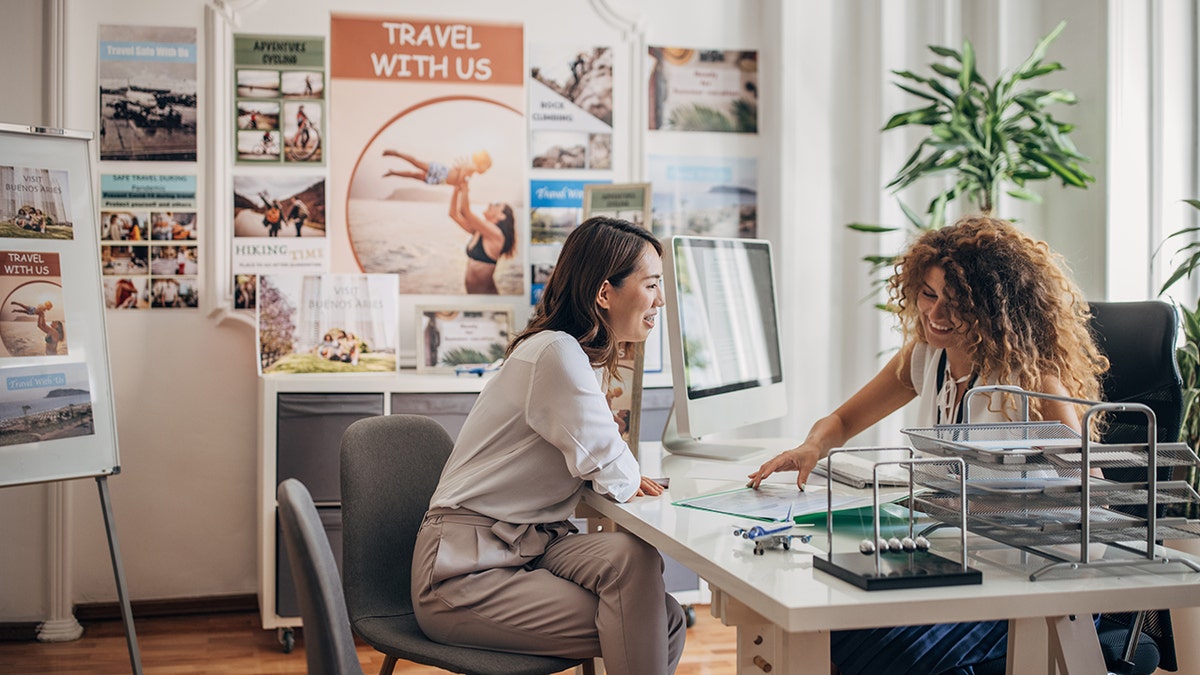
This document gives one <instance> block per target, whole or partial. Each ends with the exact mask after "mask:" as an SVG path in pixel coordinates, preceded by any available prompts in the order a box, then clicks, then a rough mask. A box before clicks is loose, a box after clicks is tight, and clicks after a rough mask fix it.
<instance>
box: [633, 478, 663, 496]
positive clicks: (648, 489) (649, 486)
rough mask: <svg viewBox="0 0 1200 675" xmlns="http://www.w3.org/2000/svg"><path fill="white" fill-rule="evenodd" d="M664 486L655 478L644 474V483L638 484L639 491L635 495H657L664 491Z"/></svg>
mask: <svg viewBox="0 0 1200 675" xmlns="http://www.w3.org/2000/svg"><path fill="white" fill-rule="evenodd" d="M665 489H666V488H664V487H663V486H662V485H660V484H659V483H657V482H655V480H654V479H653V478H646V477H645V476H642V484H641V485H640V486H638V491H637V493H636V494H634V496H635V497H657V496H659V495H661V494H662V493H663V491H664V490H665Z"/></svg>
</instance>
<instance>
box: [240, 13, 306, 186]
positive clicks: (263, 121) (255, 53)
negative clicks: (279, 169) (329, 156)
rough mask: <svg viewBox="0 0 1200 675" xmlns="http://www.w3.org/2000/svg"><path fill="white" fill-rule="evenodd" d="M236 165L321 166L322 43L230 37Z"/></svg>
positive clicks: (297, 38)
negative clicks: (296, 164) (279, 164)
mask: <svg viewBox="0 0 1200 675" xmlns="http://www.w3.org/2000/svg"><path fill="white" fill-rule="evenodd" d="M233 61H234V64H233V68H234V97H233V100H234V117H235V119H236V121H237V124H236V125H235V126H236V129H235V130H234V139H233V143H234V157H235V158H236V160H237V162H238V163H239V164H264V163H266V164H271V163H276V164H277V163H279V162H300V163H308V164H323V163H324V162H325V147H324V146H325V144H324V143H323V138H324V134H323V133H322V131H323V129H324V128H325V114H324V113H325V39H324V38H322V37H315V36H293V37H289V36H284V35H234V36H233Z"/></svg>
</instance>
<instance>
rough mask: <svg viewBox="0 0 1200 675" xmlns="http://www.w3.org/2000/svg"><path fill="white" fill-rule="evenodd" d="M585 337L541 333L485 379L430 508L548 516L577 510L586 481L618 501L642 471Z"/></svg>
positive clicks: (504, 517)
mask: <svg viewBox="0 0 1200 675" xmlns="http://www.w3.org/2000/svg"><path fill="white" fill-rule="evenodd" d="M600 381H601V373H600V371H598V370H596V369H593V368H592V366H591V364H590V363H589V362H588V357H587V354H585V353H584V351H583V348H582V347H580V346H579V342H578V341H577V340H576V339H575V338H573V337H571V336H570V335H569V334H567V333H562V332H559V331H543V332H541V333H538V334H536V335H534V336H532V337H530V338H527V339H526V340H525V341H523V342H522V343H521V344H520V345H518V346H517V348H516V349H515V350H514V351H513V353H512V354H511V355H510V356H509V357H508V360H507V361H505V363H504V365H503V366H502V367H501V368H500V370H499V371H498V372H497V373H496V374H495V375H493V376H492V379H491V381H490V382H488V383H487V385H485V386H484V388H483V392H482V393H480V395H479V398H478V399H477V400H476V401H475V406H474V407H473V408H472V409H471V413H470V414H469V415H468V416H467V421H466V423H465V424H464V425H463V429H462V431H461V432H460V433H459V436H458V441H457V442H456V443H455V444H454V451H453V452H452V453H451V454H450V459H449V461H448V462H447V463H446V468H445V469H444V470H443V471H442V478H441V481H440V482H439V483H438V487H437V490H436V491H435V492H434V493H433V498H432V500H431V501H430V503H429V506H430V508H436V507H446V508H466V509H470V510H471V511H474V512H476V513H480V514H483V515H485V516H488V517H490V518H495V519H496V520H500V521H504V522H508V523H551V522H557V521H562V520H566V519H567V518H569V517H570V516H571V514H572V512H573V511H574V510H575V505H576V503H577V502H578V501H579V498H580V496H581V491H582V490H583V489H584V487H585V486H586V482H585V481H591V482H592V488H593V489H594V490H595V491H596V492H599V493H600V494H607V495H610V496H611V497H612V498H613V499H615V500H617V501H622V502H623V501H626V500H628V499H629V498H630V497H632V496H633V495H634V494H635V493H636V492H637V490H638V487H639V486H640V484H641V472H640V469H639V468H638V464H637V460H636V459H634V457H633V453H631V452H630V451H629V446H628V445H626V443H625V441H624V440H622V439H621V433H620V431H619V430H618V428H617V423H616V421H615V420H613V414H612V411H611V410H610V409H609V407H608V402H607V400H606V399H605V397H604V391H603V389H602V388H601V386H600Z"/></svg>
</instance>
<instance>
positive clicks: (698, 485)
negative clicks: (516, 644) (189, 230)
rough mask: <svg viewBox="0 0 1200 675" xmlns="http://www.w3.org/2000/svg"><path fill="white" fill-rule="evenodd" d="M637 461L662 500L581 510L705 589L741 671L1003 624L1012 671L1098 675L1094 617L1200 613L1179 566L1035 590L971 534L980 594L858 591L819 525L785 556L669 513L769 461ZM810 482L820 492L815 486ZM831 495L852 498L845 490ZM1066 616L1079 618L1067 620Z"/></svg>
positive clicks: (652, 455)
mask: <svg viewBox="0 0 1200 675" xmlns="http://www.w3.org/2000/svg"><path fill="white" fill-rule="evenodd" d="M641 455H642V468H643V473H644V474H645V475H648V476H660V475H665V476H668V477H670V479H671V486H670V490H669V491H668V492H667V493H666V494H665V495H663V496H662V497H640V498H635V499H634V500H633V501H632V502H630V503H628V504H614V503H612V502H610V501H608V500H607V499H605V498H603V497H600V496H599V495H596V494H595V493H592V492H591V491H587V492H585V493H584V494H585V497H584V501H585V503H586V504H587V505H588V506H590V507H592V508H593V509H594V510H596V511H598V512H599V513H600V514H601V515H602V516H603V517H604V518H607V519H610V520H612V521H613V523H614V524H615V525H616V526H617V527H619V528H621V529H624V530H626V531H628V532H631V533H632V534H634V535H636V536H638V537H640V538H642V539H644V540H645V541H647V542H649V543H651V544H653V545H654V546H656V547H658V549H659V550H661V551H662V552H663V553H666V554H667V555H670V556H671V557H672V558H675V559H676V560H678V561H679V562H681V563H683V564H684V565H686V566H688V567H689V568H691V569H692V570H693V571H695V572H696V573H697V574H699V575H700V577H701V578H703V579H705V580H706V581H707V582H708V583H709V586H710V588H711V589H712V605H711V607H712V613H713V615H714V616H716V617H718V618H720V619H721V621H722V622H723V623H725V624H726V625H731V626H736V627H737V630H738V635H737V646H738V657H737V658H738V672H739V673H754V674H756V675H762V673H764V672H768V671H767V669H766V668H765V666H767V665H769V666H770V670H769V672H771V673H775V674H778V673H805V674H808V673H812V674H818V675H827V674H828V672H829V631H831V630H842V629H853V628H869V627H877V626H886V625H919V624H926V623H943V622H954V621H981V620H994V619H1008V620H1009V622H1010V624H1009V629H1010V633H1009V658H1008V668H1009V673H1020V674H1022V675H1024V674H1028V673H1049V674H1051V675H1053V673H1054V672H1055V663H1056V662H1057V668H1058V672H1060V673H1068V674H1070V675H1075V674H1076V673H1081V674H1082V673H1086V674H1087V675H1092V674H1094V673H1097V672H1099V673H1103V672H1105V671H1104V668H1103V661H1102V659H1101V656H1100V653H1099V643H1098V642H1097V640H1096V637H1095V635H1096V633H1095V629H1094V627H1093V625H1092V622H1091V617H1090V615H1091V614H1092V613H1093V612H1115V611H1133V610H1139V609H1163V608H1172V607H1188V606H1198V605H1200V574H1198V573H1196V572H1192V571H1190V570H1187V568H1185V567H1184V566H1182V565H1179V564H1171V565H1163V566H1162V567H1155V568H1152V570H1153V571H1147V570H1148V568H1145V567H1143V568H1141V569H1139V570H1136V572H1135V571H1134V570H1133V568H1128V569H1127V568H1123V567H1115V568H1114V567H1107V568H1101V569H1087V570H1080V571H1077V572H1074V573H1073V574H1072V575H1071V576H1067V575H1064V574H1063V573H1057V574H1052V575H1049V576H1048V577H1045V578H1043V579H1041V580H1040V581H1030V580H1029V578H1028V574H1029V572H1030V571H1032V570H1034V569H1037V568H1038V567H1040V566H1041V565H1042V564H1044V563H1045V560H1044V559H1042V558H1038V557H1035V556H1030V555H1028V554H1023V553H1021V552H1020V551H1017V550H1015V549H1011V548H1008V547H1005V546H1002V545H999V544H995V543H993V542H990V541H989V540H986V539H982V538H980V537H969V540H968V541H969V548H968V557H969V558H970V564H971V566H972V567H975V568H976V569H979V570H980V571H982V572H983V584H982V585H973V586H949V587H941V588H922V589H904V590H887V591H871V592H868V591H863V590H860V589H859V588H857V587H855V586H853V585H851V584H848V583H846V582H843V581H841V580H839V579H836V578H835V577H833V576H830V575H828V574H825V573H823V572H819V571H816V570H814V569H813V566H812V556H813V554H819V553H822V552H823V551H824V547H825V532H824V528H823V527H820V526H818V527H816V528H812V529H813V530H814V532H813V535H814V536H813V540H812V542H811V543H810V544H801V543H800V542H799V541H795V542H793V545H792V549H791V550H790V551H783V550H768V551H766V553H765V555H761V556H755V555H753V553H752V548H753V547H752V545H750V543H749V542H746V541H743V540H741V539H736V538H734V537H733V536H732V529H733V527H734V526H735V525H739V524H745V523H746V522H747V521H746V520H745V519H739V518H736V517H733V516H725V515H722V514H717V513H710V512H706V511H699V510H696V509H689V508H683V507H677V506H672V504H671V502H672V501H674V500H679V499H685V498H688V497H692V496H696V495H699V494H706V493H709V492H713V491H716V490H719V489H728V488H731V487H736V485H737V484H736V483H731V482H730V481H742V482H743V483H744V476H745V475H746V474H747V473H749V472H750V471H751V470H753V469H755V468H757V467H758V465H759V463H760V462H761V461H762V460H764V459H766V457H768V456H769V454H768V453H764V454H762V455H760V456H757V457H754V458H751V459H749V460H747V461H746V463H744V464H731V463H724V462H716V461H708V460H694V459H689V458H683V457H676V456H667V457H666V458H665V459H662V460H661V462H662V463H661V466H658V465H657V461H658V460H659V459H660V458H659V457H658V456H657V455H658V453H657V446H655V445H653V444H643V447H642V450H641ZM777 480H778V482H781V483H786V482H791V483H792V484H794V481H795V474H794V473H785V474H781V475H779V477H778V479H777V478H776V477H772V482H776V481H777ZM809 485H810V486H822V483H821V480H820V479H818V478H816V477H814V478H813V479H812V480H810V481H809ZM818 489H823V487H818ZM836 489H839V490H849V488H845V487H844V486H840V485H839V486H837V487H836ZM860 539H861V534H855V535H852V536H851V535H844V536H839V535H838V534H837V532H836V531H835V540H834V549H835V550H837V551H847V550H857V547H858V542H859V541H860ZM932 541H933V550H934V551H935V552H937V553H939V554H940V555H943V556H944V557H947V558H950V559H952V560H959V559H960V557H959V554H958V535H957V533H956V532H954V533H951V532H946V533H945V534H944V535H942V536H937V537H936V538H934V539H933V540H932ZM1092 553H1093V557H1094V558H1095V557H1098V556H1106V557H1114V556H1116V555H1118V554H1120V552H1119V551H1115V550H1110V549H1107V547H1104V546H1097V547H1095V548H1094V549H1093V551H1092ZM1124 555H1126V556H1127V555H1128V554H1124ZM1066 612H1072V613H1075V614H1077V615H1078V616H1079V617H1080V618H1081V620H1080V621H1074V622H1072V621H1070V620H1069V619H1068V618H1067V617H1065V616H1064V613H1066ZM1181 639H1185V640H1186V639H1191V636H1181ZM1056 645H1061V647H1065V650H1064V649H1062V648H1056ZM1064 652H1065V654H1064Z"/></svg>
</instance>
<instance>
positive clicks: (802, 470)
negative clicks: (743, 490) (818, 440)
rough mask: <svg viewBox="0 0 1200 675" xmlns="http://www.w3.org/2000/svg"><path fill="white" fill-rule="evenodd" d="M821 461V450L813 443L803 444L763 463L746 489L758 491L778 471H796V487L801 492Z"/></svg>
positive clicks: (753, 474) (750, 477) (751, 476)
mask: <svg viewBox="0 0 1200 675" xmlns="http://www.w3.org/2000/svg"><path fill="white" fill-rule="evenodd" d="M819 459H821V450H820V448H818V447H817V446H816V445H814V444H812V443H802V444H800V445H799V446H798V447H795V448H792V449H791V450H785V451H783V452H781V453H779V454H778V455H775V456H774V457H772V458H771V459H769V460H767V461H766V462H763V465H762V466H760V467H758V471H755V472H754V473H752V474H750V475H749V476H748V478H749V479H750V480H749V481H748V482H747V483H746V487H752V488H755V489H757V488H758V486H759V485H760V484H761V483H762V481H763V479H764V478H766V477H767V476H770V475H771V474H773V473H775V472H776V471H796V472H797V474H796V486H797V487H799V488H800V489H801V490H803V489H804V484H805V483H807V482H808V474H810V473H812V470H813V467H814V466H816V465H817V460H819Z"/></svg>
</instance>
